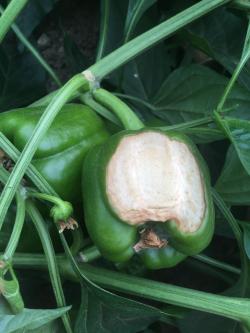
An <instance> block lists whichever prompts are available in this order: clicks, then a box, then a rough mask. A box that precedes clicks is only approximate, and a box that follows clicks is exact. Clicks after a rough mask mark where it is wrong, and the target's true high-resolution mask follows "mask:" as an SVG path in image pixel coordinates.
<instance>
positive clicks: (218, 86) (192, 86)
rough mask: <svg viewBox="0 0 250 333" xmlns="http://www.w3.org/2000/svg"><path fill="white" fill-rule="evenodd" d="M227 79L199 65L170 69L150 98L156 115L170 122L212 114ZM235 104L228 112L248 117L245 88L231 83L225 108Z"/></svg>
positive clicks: (249, 104) (249, 100) (247, 101)
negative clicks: (232, 87) (153, 95)
mask: <svg viewBox="0 0 250 333" xmlns="http://www.w3.org/2000/svg"><path fill="white" fill-rule="evenodd" d="M227 82H228V79H227V78H226V77H224V76H222V75H220V74H218V73H216V72H215V71H213V70H211V69H209V68H207V67H204V66H200V65H191V66H187V67H180V68H178V69H177V70H175V71H174V72H172V73H171V74H170V75H169V76H168V77H167V79H166V80H165V81H164V83H163V84H162V86H161V88H160V90H159V92H158V93H157V94H156V96H155V97H154V99H153V104H154V106H155V107H156V110H154V111H153V112H154V113H155V115H156V116H158V117H160V118H162V119H164V120H167V121H168V122H169V123H170V124H176V123H180V122H185V121H190V120H194V119H198V118H202V117H204V116H207V115H212V111H213V110H215V109H216V107H217V104H218V102H219V99H220V97H221V95H222V92H223V90H224V88H225V86H226V84H227ZM236 105H237V106H238V107H237V110H236V111H234V112H232V113H230V114H232V115H233V114H234V113H235V114H236V113H237V116H238V117H240V118H245V119H250V114H249V107H250V96H249V93H248V90H246V89H245V88H243V87H241V86H239V85H235V87H234V89H233V91H232V93H231V95H230V96H229V98H228V100H227V102H226V105H225V108H226V109H227V108H232V107H235V106H236Z"/></svg>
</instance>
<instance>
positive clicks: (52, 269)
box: [26, 200, 73, 333]
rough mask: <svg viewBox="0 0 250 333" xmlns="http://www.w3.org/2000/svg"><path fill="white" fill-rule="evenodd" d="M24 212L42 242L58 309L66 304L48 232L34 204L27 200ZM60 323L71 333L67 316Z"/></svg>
mask: <svg viewBox="0 0 250 333" xmlns="http://www.w3.org/2000/svg"><path fill="white" fill-rule="evenodd" d="M26 210H27V212H28V214H29V215H30V218H31V220H32V221H33V223H34V225H35V227H36V229H37V232H38V234H39V236H40V239H41V242H42V246H43V250H44V252H45V254H46V259H47V260H46V262H47V266H48V270H49V274H50V277H51V283H52V287H53V290H54V294H55V298H56V301H57V305H58V306H59V307H64V306H65V304H66V302H65V299H64V293H63V289H62V284H61V280H60V275H59V269H58V265H57V262H56V260H55V252H54V248H53V245H52V241H51V238H50V236H49V234H48V231H47V230H46V227H45V225H44V221H43V218H42V216H41V215H40V213H39V212H38V210H37V209H36V207H35V206H34V204H33V203H32V202H30V201H29V200H27V203H26ZM62 321H63V323H64V326H65V329H66V332H67V333H72V332H73V331H72V329H71V324H70V319H69V315H68V314H65V315H63V316H62Z"/></svg>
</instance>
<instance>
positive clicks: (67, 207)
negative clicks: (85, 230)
mask: <svg viewBox="0 0 250 333" xmlns="http://www.w3.org/2000/svg"><path fill="white" fill-rule="evenodd" d="M28 196H29V197H31V198H32V197H33V198H37V199H41V200H46V201H48V202H51V203H53V204H54V206H53V207H52V208H51V210H50V215H51V217H52V218H53V220H54V222H55V223H59V225H60V232H63V231H64V229H72V230H74V229H75V227H78V224H77V222H76V221H75V220H74V219H72V218H71V215H72V213H73V207H72V205H71V203H70V202H68V201H64V200H62V199H61V198H58V197H55V196H53V195H49V194H46V193H40V192H34V191H32V190H31V191H29V192H28Z"/></svg>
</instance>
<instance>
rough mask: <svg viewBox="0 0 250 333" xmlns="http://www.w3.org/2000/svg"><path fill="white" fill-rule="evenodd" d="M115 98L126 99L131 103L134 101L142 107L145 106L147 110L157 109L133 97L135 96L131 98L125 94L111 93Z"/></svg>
mask: <svg viewBox="0 0 250 333" xmlns="http://www.w3.org/2000/svg"><path fill="white" fill-rule="evenodd" d="M113 94H114V95H115V96H117V97H121V98H123V99H128V100H131V101H134V102H137V103H140V104H142V105H144V106H146V107H147V108H148V109H149V110H151V111H155V110H157V109H158V108H157V107H155V106H154V105H153V104H151V103H148V102H146V101H144V100H143V99H141V98H139V97H135V96H131V95H125V94H121V93H113Z"/></svg>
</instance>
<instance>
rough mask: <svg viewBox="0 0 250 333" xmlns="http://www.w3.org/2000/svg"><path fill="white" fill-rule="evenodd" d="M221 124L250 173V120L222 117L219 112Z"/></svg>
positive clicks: (218, 117)
mask: <svg viewBox="0 0 250 333" xmlns="http://www.w3.org/2000/svg"><path fill="white" fill-rule="evenodd" d="M217 120H218V123H219V125H220V126H221V127H222V128H223V130H224V131H225V133H226V134H227V136H228V138H229V140H230V141H231V142H232V144H233V145H234V147H235V149H236V151H237V154H238V156H239V159H240V161H241V163H242V165H243V166H244V168H245V170H246V172H247V173H248V174H249V175H250V121H247V120H241V119H236V118H229V117H225V118H223V119H222V118H221V117H220V116H219V114H217Z"/></svg>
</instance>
